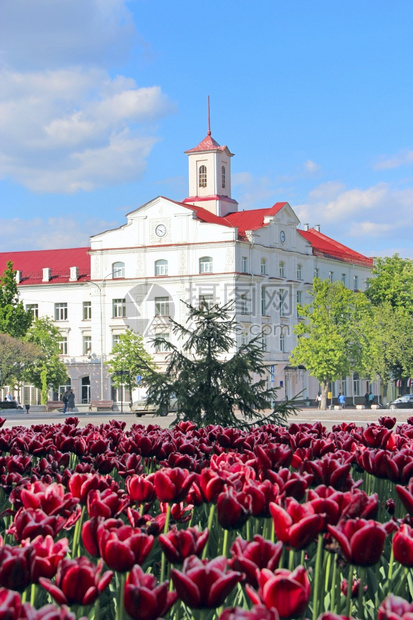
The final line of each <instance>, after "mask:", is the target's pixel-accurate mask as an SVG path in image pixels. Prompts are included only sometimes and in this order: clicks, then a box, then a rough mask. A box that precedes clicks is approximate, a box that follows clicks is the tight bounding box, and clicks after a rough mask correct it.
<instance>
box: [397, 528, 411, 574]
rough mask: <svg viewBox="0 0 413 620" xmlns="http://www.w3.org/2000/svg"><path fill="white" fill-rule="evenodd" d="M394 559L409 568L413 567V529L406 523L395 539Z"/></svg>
mask: <svg viewBox="0 0 413 620" xmlns="http://www.w3.org/2000/svg"><path fill="white" fill-rule="evenodd" d="M393 554H394V559H395V560H396V561H397V562H399V563H400V564H402V565H403V566H407V567H408V568H412V567H413V529H412V528H411V527H410V525H407V524H406V523H404V524H403V525H402V526H401V528H400V530H399V531H398V532H396V534H395V535H394V538H393Z"/></svg>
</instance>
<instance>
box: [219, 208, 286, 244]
mask: <svg viewBox="0 0 413 620" xmlns="http://www.w3.org/2000/svg"><path fill="white" fill-rule="evenodd" d="M286 204H287V203H286V202H276V203H275V205H273V206H272V207H270V208H269V209H253V210H250V211H235V212H234V213H228V215H226V216H225V219H227V220H228V221H229V222H230V224H231V226H235V227H237V228H238V232H239V234H240V235H241V236H245V231H246V230H257V229H258V228H263V227H264V226H268V224H267V223H264V218H265V217H268V216H271V215H275V214H276V213H278V212H279V211H281V209H282V208H283V207H284V206H285V205H286Z"/></svg>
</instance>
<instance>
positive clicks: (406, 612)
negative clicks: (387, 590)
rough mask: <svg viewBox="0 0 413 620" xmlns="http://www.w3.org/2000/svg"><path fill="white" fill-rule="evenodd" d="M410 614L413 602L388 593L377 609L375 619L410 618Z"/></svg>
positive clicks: (397, 619) (412, 610)
mask: <svg viewBox="0 0 413 620" xmlns="http://www.w3.org/2000/svg"><path fill="white" fill-rule="evenodd" d="M412 615H413V603H408V602H407V601H405V600H404V599H403V598H401V597H400V596H394V594H389V596H388V597H387V598H385V599H384V601H383V602H382V604H381V605H380V607H379V609H378V614H377V620H411V618H412Z"/></svg>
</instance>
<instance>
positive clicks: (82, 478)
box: [69, 473, 119, 506]
mask: <svg viewBox="0 0 413 620" xmlns="http://www.w3.org/2000/svg"><path fill="white" fill-rule="evenodd" d="M92 489H98V490H99V491H104V490H105V489H112V490H113V491H115V492H116V491H117V490H118V489H119V485H118V484H116V482H115V481H114V480H113V478H111V477H110V476H109V477H108V476H101V475H99V474H90V473H89V474H80V473H74V474H73V475H72V476H71V477H70V479H69V490H70V492H71V493H72V495H73V497H77V498H79V501H80V503H81V504H83V505H84V506H85V505H86V501H87V496H88V494H89V492H90V491H91V490H92Z"/></svg>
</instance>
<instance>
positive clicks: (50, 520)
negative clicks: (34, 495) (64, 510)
mask: <svg viewBox="0 0 413 620" xmlns="http://www.w3.org/2000/svg"><path fill="white" fill-rule="evenodd" d="M65 524H66V519H65V518H64V517H60V516H57V515H47V514H46V513H45V512H43V510H40V509H38V510H34V509H33V508H28V509H27V510H26V509H25V508H20V509H19V510H18V511H17V513H16V515H15V517H14V521H13V523H12V524H11V526H10V529H9V530H8V532H9V533H10V534H13V535H14V538H15V539H16V541H17V542H21V541H22V540H24V539H25V538H30V540H33V538H36V536H52V537H53V538H54V537H55V536H56V535H57V534H58V533H59V532H60V530H61V529H62V528H63V527H64V525H65Z"/></svg>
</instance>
